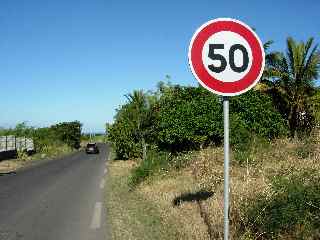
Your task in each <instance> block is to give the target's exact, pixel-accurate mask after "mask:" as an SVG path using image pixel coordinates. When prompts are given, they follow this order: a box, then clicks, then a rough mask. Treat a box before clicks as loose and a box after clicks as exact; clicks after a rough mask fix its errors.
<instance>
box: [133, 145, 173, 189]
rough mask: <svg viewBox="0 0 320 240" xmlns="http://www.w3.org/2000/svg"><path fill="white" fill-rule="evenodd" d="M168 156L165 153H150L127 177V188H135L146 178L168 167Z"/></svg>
mask: <svg viewBox="0 0 320 240" xmlns="http://www.w3.org/2000/svg"><path fill="white" fill-rule="evenodd" d="M169 164H170V155H169V154H168V153H167V152H156V151H150V152H148V154H147V157H146V159H145V160H144V161H141V162H140V164H139V166H138V167H136V168H134V169H133V170H132V172H131V175H130V177H129V181H128V182H129V186H130V187H132V188H133V187H135V186H136V185H138V184H139V183H141V182H142V181H143V180H145V179H146V178H148V177H150V176H152V175H154V174H155V173H157V172H159V171H161V170H165V169H167V168H168V167H169Z"/></svg>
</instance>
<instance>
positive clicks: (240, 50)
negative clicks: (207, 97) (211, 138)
mask: <svg viewBox="0 0 320 240" xmlns="http://www.w3.org/2000/svg"><path fill="white" fill-rule="evenodd" d="M189 65H190V68H191V71H192V73H193V75H194V76H195V77H196V78H197V80H198V81H199V82H200V84H201V85H202V86H204V87H205V88H207V89H208V90H209V91H211V92H213V93H216V94H219V95H222V96H235V95H239V94H241V93H244V92H246V91H248V90H249V89H251V88H252V87H253V86H254V85H256V84H257V82H258V81H259V79H260V77H261V75H262V73H263V69H264V49H263V45H262V44H261V41H260V39H259V38H258V36H257V35H256V34H255V32H254V31H253V30H252V29H251V28H250V27H249V26H247V25H246V24H244V23H243V22H240V21H238V20H235V19H230V18H218V19H215V20H212V21H209V22H206V23H205V24H203V25H202V26H201V27H200V28H199V29H198V30H197V31H196V32H195V34H194V35H193V37H192V40H191V42H190V46H189Z"/></svg>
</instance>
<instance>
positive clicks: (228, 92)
mask: <svg viewBox="0 0 320 240" xmlns="http://www.w3.org/2000/svg"><path fill="white" fill-rule="evenodd" d="M188 55H189V65H190V68H191V71H192V73H193V75H194V76H195V77H196V78H197V80H198V81H199V82H200V84H201V85H202V86H203V87H205V88H206V89H208V90H209V91H211V92H213V93H216V94H218V95H222V96H223V126H224V197H223V198H224V209H223V210H224V240H228V239H229V191H230V190H229V189H230V188H229V163H230V161H229V150H230V147H229V96H236V95H239V94H241V93H244V92H246V91H248V90H249V89H251V88H253V87H254V85H256V84H257V83H258V81H259V79H260V78H261V75H262V73H263V69H264V57H265V56H264V50H263V45H262V44H261V41H260V39H259V38H258V36H257V35H256V34H255V32H254V31H253V30H252V29H251V28H250V27H248V26H247V25H246V24H244V23H243V22H240V21H238V20H235V19H230V18H218V19H215V20H212V21H209V22H206V23H205V24H203V25H202V26H201V27H200V28H199V29H198V30H197V31H196V32H195V34H194V35H193V37H192V39H191V42H190V46H189V54H188Z"/></svg>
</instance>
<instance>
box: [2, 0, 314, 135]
mask: <svg viewBox="0 0 320 240" xmlns="http://www.w3.org/2000/svg"><path fill="white" fill-rule="evenodd" d="M218 17H231V18H236V19H239V20H241V21H244V22H245V23H247V24H248V25H249V26H251V27H254V28H256V30H257V33H258V35H259V36H260V38H261V39H262V41H267V40H269V39H272V40H274V41H275V43H274V44H273V46H272V49H273V50H284V49H285V39H286V37H288V36H292V37H294V38H295V39H297V40H306V39H307V38H308V37H310V36H313V37H315V40H316V42H318V43H320V36H319V30H320V19H319V17H320V1H318V0H305V1H300V0H299V1H298V0H291V1H290V0H287V1H284V0H283V1H281V0H278V1H254V0H252V1H239V0H238V1H213V0H211V1H210V0H206V1H205V0H199V1H186V0H184V1H179V0H176V1H173V0H170V1H169V0H163V1H150V0H149V1H147V0H143V1H138V0H137V1H129V0H127V1H124V0H117V1H116V0H112V1H110V0H54V1H52V0H50V1H47V0H14V1H13V0H1V1H0V94H1V101H0V109H1V115H0V126H5V127H8V126H14V125H15V124H16V123H18V122H21V121H28V123H29V124H30V125H32V126H46V125H50V124H54V123H57V122H61V121H72V120H80V121H81V122H82V123H83V124H84V126H83V127H84V130H85V131H103V129H104V123H105V122H111V121H112V120H113V116H114V114H115V109H116V108H117V107H118V106H119V105H120V104H122V103H123V102H124V101H125V98H124V95H125V94H127V93H129V92H131V91H132V90H134V89H146V90H148V89H153V88H155V86H156V84H157V82H159V81H161V80H164V79H165V75H166V74H169V75H170V76H171V81H172V82H173V83H178V84H184V85H195V84H196V80H195V79H194V77H193V76H192V74H191V72H190V70H189V68H188V64H187V51H188V45H189V41H190V38H191V37H192V35H193V33H194V31H195V30H196V28H198V27H199V26H200V25H201V24H203V23H204V22H206V21H208V20H210V19H214V18H218Z"/></svg>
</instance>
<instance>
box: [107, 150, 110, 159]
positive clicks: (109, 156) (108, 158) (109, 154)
mask: <svg viewBox="0 0 320 240" xmlns="http://www.w3.org/2000/svg"><path fill="white" fill-rule="evenodd" d="M110 159H111V151H110V152H109V154H108V158H107V160H108V161H110Z"/></svg>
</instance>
